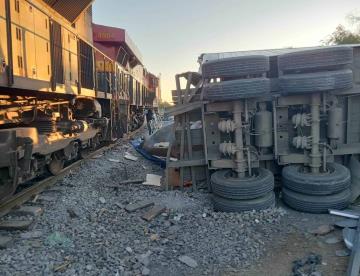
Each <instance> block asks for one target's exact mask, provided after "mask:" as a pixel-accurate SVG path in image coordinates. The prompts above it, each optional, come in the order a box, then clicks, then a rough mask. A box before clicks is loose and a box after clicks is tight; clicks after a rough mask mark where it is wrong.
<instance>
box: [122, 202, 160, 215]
mask: <svg viewBox="0 0 360 276" xmlns="http://www.w3.org/2000/svg"><path fill="white" fill-rule="evenodd" d="M153 205H154V202H153V201H151V200H144V201H139V202H137V203H133V204H128V205H126V206H125V210H126V211H128V212H129V213H132V212H135V211H137V210H140V209H144V208H146V207H150V206H153Z"/></svg>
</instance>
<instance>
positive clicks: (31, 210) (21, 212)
mask: <svg viewBox="0 0 360 276" xmlns="http://www.w3.org/2000/svg"><path fill="white" fill-rule="evenodd" d="M43 212H44V209H43V208H41V207H37V206H28V205H23V206H21V207H19V208H18V209H13V210H11V211H10V213H9V215H10V216H14V217H16V216H18V217H19V216H33V217H36V216H40V215H41V214H42V213H43Z"/></svg>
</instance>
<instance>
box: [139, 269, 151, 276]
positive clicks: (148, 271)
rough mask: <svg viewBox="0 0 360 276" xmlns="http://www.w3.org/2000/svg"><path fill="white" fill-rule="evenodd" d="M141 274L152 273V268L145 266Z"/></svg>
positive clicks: (144, 275)
mask: <svg viewBox="0 0 360 276" xmlns="http://www.w3.org/2000/svg"><path fill="white" fill-rule="evenodd" d="M141 274H142V275H143V276H146V275H150V269H148V268H147V267H144V268H143V269H142V271H141Z"/></svg>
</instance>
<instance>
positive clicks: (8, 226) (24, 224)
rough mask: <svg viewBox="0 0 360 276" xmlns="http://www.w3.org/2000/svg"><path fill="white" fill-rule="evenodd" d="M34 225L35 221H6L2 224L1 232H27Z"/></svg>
mask: <svg viewBox="0 0 360 276" xmlns="http://www.w3.org/2000/svg"><path fill="white" fill-rule="evenodd" d="M33 223H34V221H33V220H4V221H2V222H0V230H6V231H16V230H27V229H29V228H30V226H31V225H32V224H33Z"/></svg>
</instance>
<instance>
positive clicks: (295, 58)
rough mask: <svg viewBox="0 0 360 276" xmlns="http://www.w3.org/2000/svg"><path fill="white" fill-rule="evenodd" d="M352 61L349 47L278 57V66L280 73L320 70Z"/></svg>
mask: <svg viewBox="0 0 360 276" xmlns="http://www.w3.org/2000/svg"><path fill="white" fill-rule="evenodd" d="M353 59H354V54H353V49H352V48H351V47H327V48H323V49H315V50H306V51H301V52H294V53H289V54H284V55H280V56H279V57H278V64H279V69H280V70H281V71H289V70H302V69H322V68H336V67H338V66H343V65H347V64H351V63H353Z"/></svg>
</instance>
